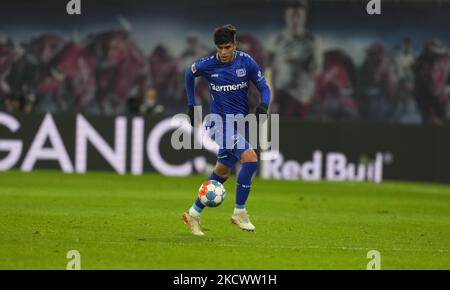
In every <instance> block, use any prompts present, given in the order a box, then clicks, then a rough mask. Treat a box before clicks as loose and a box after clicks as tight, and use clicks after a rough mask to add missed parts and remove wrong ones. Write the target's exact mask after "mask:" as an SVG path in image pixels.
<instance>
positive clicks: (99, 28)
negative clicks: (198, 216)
mask: <svg viewBox="0 0 450 290" xmlns="http://www.w3.org/2000/svg"><path fill="white" fill-rule="evenodd" d="M4 2H5V3H4ZM25 2H26V3H25ZM25 2H24V1H2V4H1V9H0V110H4V111H7V112H10V113H15V112H24V113H32V112H38V113H46V112H51V113H61V112H64V113H65V112H70V113H84V114H99V115H102V114H127V113H131V114H141V115H162V116H170V115H173V114H174V113H177V112H182V111H184V110H185V106H186V94H185V91H184V80H183V76H184V71H185V69H186V68H188V67H190V65H191V64H192V62H193V61H195V60H196V59H198V58H201V57H203V56H205V55H208V54H210V53H212V52H213V51H214V44H213V41H212V33H213V31H214V28H216V27H218V26H221V25H224V24H227V23H232V24H234V25H235V26H236V27H237V29H238V39H237V40H238V49H240V50H243V51H246V52H248V53H249V54H250V55H252V57H253V58H254V59H255V61H256V62H257V63H258V64H259V65H260V67H261V69H262V71H264V72H265V74H266V76H267V78H268V80H269V81H270V83H271V84H272V96H273V98H272V104H271V110H272V112H274V113H279V114H280V115H281V116H292V117H297V118H300V119H302V120H309V121H319V122H336V121H346V122H347V121H366V122H383V123H394V124H420V123H432V124H443V123H447V122H448V121H449V120H450V54H449V50H448V45H449V44H450V17H448V11H450V1H447V0H445V1H443V0H435V1H433V0H427V1H425V0H423V1H421V0H419V1H397V0H380V1H378V2H380V3H381V11H380V14H376V15H369V14H368V12H367V4H368V3H369V2H372V1H369V0H367V1H365V0H332V1H331V0H314V1H312V0H310V1H305V0H297V1H294V0H291V1H281V0H267V1H260V0H245V1H240V0H229V1H227V5H222V6H220V7H218V6H217V3H216V2H214V1H209V0H196V1H185V0H168V1H159V2H155V1H146V0H134V1H121V0H95V1H81V3H82V8H81V15H68V14H67V13H66V4H67V2H68V1H59V0H53V1H52V0H43V1H25ZM293 2H302V3H307V5H306V4H304V5H303V6H302V7H303V8H299V6H298V5H297V6H290V5H289V3H293ZM375 2H377V1H375ZM37 11H39V13H36V12H37ZM208 85H211V84H207V83H202V82H200V83H199V84H198V85H197V89H196V95H197V101H198V103H203V104H206V103H208V102H209V98H210V96H209V94H208ZM255 92H256V91H255V90H254V89H252V88H251V89H250V95H249V104H250V106H251V107H254V106H256V105H257V104H258V101H259V99H258V95H257V93H255Z"/></svg>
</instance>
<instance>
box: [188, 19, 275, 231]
mask: <svg viewBox="0 0 450 290" xmlns="http://www.w3.org/2000/svg"><path fill="white" fill-rule="evenodd" d="M214 43H215V45H216V49H217V52H216V53H214V54H212V55H210V56H207V57H204V58H202V59H200V60H198V61H196V62H195V63H194V64H192V66H191V67H190V68H188V69H187V70H186V74H185V82H186V91H187V96H188V105H189V117H190V120H191V125H194V107H195V105H196V103H195V95H194V86H195V78H196V77H204V78H206V80H207V81H208V83H209V92H210V95H211V102H210V107H211V113H212V114H217V115H219V116H220V117H221V118H222V119H221V120H222V122H223V124H222V126H221V127H222V128H223V129H222V130H221V132H215V133H214V135H215V136H216V139H215V141H216V142H217V143H218V145H219V147H220V149H219V152H218V155H217V163H216V166H215V168H214V170H213V172H212V173H211V176H210V177H209V178H208V180H217V181H219V182H221V183H225V181H226V180H227V179H228V177H229V176H230V173H231V168H233V167H234V165H235V164H236V163H237V162H240V163H241V170H240V171H239V174H238V176H237V186H236V207H235V209H234V213H233V214H232V216H231V221H232V223H233V224H236V225H238V226H239V227H240V228H241V229H244V230H247V231H253V230H254V229H255V226H254V225H253V224H252V223H251V221H250V219H249V216H248V214H247V210H246V207H245V205H246V201H247V198H248V196H249V193H250V189H251V183H252V177H253V174H254V173H255V171H256V168H257V165H258V157H257V155H256V153H255V151H254V150H253V149H252V148H251V147H250V144H249V143H248V141H247V140H246V138H245V134H244V136H243V135H242V134H239V132H236V130H235V131H234V132H225V131H226V130H225V129H226V119H227V117H226V115H238V114H242V115H244V116H246V115H247V114H249V106H248V97H247V93H248V87H249V86H248V85H249V81H252V82H253V84H254V85H255V86H256V87H257V88H258V91H259V93H260V96H261V102H260V104H259V105H258V107H257V108H256V112H255V113H256V115H257V117H258V116H259V115H260V114H268V107H269V103H270V94H271V93H270V89H269V87H268V85H267V83H266V80H265V78H264V75H263V74H262V73H261V71H260V69H259V66H258V64H257V63H256V62H255V61H254V60H253V59H252V57H251V56H249V55H248V54H246V53H244V52H241V51H238V50H236V47H237V43H236V28H235V27H234V26H233V25H230V24H228V25H225V26H222V27H219V28H217V29H216V30H215V32H214ZM219 128H220V126H219ZM217 135H222V136H225V137H224V139H227V138H230V137H229V136H232V137H231V138H233V142H232V144H234V145H233V146H231V148H227V147H228V146H224V142H218V141H217V139H218V138H217ZM213 139H214V137H213ZM204 207H205V206H204V205H203V204H202V203H201V202H200V200H199V199H198V198H197V200H196V201H195V203H194V205H193V206H192V207H191V208H190V209H189V210H188V211H186V212H184V213H183V220H184V222H185V224H187V225H188V226H189V227H190V229H191V231H192V233H193V234H194V235H199V236H202V235H204V234H203V232H202V229H201V226H200V214H201V212H202V211H203V209H204Z"/></svg>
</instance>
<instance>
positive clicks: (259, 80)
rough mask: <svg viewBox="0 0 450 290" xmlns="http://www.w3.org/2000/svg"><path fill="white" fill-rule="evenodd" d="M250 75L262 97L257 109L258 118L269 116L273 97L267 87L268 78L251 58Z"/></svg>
mask: <svg viewBox="0 0 450 290" xmlns="http://www.w3.org/2000/svg"><path fill="white" fill-rule="evenodd" d="M249 73H250V80H251V81H252V83H253V84H254V85H255V86H256V88H257V89H258V91H259V94H260V96H261V102H260V104H259V105H258V107H256V112H255V114H256V115H257V116H259V115H260V114H268V111H269V104H270V97H271V92H270V88H269V86H268V85H267V82H266V78H265V77H264V74H263V73H262V72H261V70H260V68H259V65H258V64H257V63H256V62H255V61H254V60H253V59H251V58H250V63H249Z"/></svg>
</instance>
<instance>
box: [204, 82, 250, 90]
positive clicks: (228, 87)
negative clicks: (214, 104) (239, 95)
mask: <svg viewBox="0 0 450 290" xmlns="http://www.w3.org/2000/svg"><path fill="white" fill-rule="evenodd" d="M247 87H248V84H247V83H246V82H242V83H240V84H237V85H224V86H216V85H215V84H211V90H213V91H216V92H229V91H237V90H242V89H245V88H247Z"/></svg>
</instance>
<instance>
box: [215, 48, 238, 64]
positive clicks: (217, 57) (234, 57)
mask: <svg viewBox="0 0 450 290" xmlns="http://www.w3.org/2000/svg"><path fill="white" fill-rule="evenodd" d="M236 55H237V50H235V51H234V55H233V59H232V60H230V61H229V62H222V61H221V60H220V57H219V53H218V52H216V60H217V61H218V62H219V63H221V64H232V63H233V61H234V60H235V59H236Z"/></svg>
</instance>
